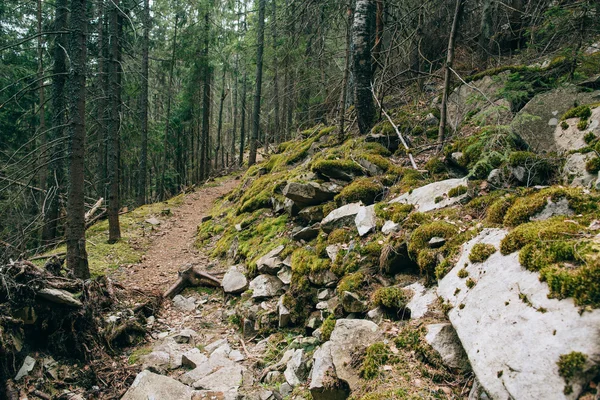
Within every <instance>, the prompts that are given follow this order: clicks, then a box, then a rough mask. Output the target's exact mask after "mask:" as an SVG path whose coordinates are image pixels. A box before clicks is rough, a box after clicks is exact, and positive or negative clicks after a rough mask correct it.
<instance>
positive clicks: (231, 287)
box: [221, 265, 248, 294]
mask: <svg viewBox="0 0 600 400" xmlns="http://www.w3.org/2000/svg"><path fill="white" fill-rule="evenodd" d="M221 285H222V286H223V291H224V292H225V293H232V294H239V293H243V292H244V291H245V290H246V289H248V279H247V278H246V275H244V274H243V273H241V272H240V271H239V270H238V267H237V266H235V265H234V266H232V267H231V268H229V271H227V273H225V275H224V276H223V282H222V283H221Z"/></svg>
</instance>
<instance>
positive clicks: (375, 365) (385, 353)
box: [359, 342, 392, 380]
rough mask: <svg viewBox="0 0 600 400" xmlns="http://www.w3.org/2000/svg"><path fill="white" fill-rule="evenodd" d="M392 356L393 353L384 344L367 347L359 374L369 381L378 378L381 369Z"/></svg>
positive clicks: (378, 343) (379, 343)
mask: <svg viewBox="0 0 600 400" xmlns="http://www.w3.org/2000/svg"><path fill="white" fill-rule="evenodd" d="M391 355H392V353H391V351H390V350H389V349H388V347H387V345H386V344H385V343H383V342H377V343H373V344H372V345H370V346H369V347H367V350H366V352H365V358H364V360H363V363H362V366H361V368H360V372H359V375H360V377H361V378H363V379H367V380H370V379H374V378H376V377H378V376H379V375H380V368H381V367H382V366H384V365H385V364H386V363H387V362H388V361H389V360H390V357H391Z"/></svg>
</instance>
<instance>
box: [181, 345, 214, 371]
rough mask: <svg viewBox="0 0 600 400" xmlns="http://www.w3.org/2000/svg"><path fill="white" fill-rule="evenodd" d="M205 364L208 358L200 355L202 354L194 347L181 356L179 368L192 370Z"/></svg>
mask: <svg viewBox="0 0 600 400" xmlns="http://www.w3.org/2000/svg"><path fill="white" fill-rule="evenodd" d="M207 362H208V357H206V356H205V355H204V354H202V352H201V351H200V350H199V349H197V348H196V347H194V348H193V349H190V350H188V351H186V352H185V353H183V355H182V356H181V366H183V367H185V368H191V369H194V368H197V367H199V366H200V365H202V364H204V363H207Z"/></svg>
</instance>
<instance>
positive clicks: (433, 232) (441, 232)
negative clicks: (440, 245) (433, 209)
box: [408, 221, 458, 255]
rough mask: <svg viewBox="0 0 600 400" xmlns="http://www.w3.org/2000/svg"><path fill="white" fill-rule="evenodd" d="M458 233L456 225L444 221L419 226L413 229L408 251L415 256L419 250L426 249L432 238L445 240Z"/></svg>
mask: <svg viewBox="0 0 600 400" xmlns="http://www.w3.org/2000/svg"><path fill="white" fill-rule="evenodd" d="M457 233H458V228H457V227H456V225H453V224H450V223H448V222H444V221H433V222H431V223H429V224H426V225H421V226H419V227H418V228H417V229H415V230H414V231H413V233H412V235H411V236H410V240H409V245H408V251H409V252H410V253H411V254H414V255H417V254H418V253H419V250H422V249H426V248H428V242H429V240H430V239H431V238H433V237H442V238H444V239H446V240H448V239H450V238H451V237H453V236H456V234H457Z"/></svg>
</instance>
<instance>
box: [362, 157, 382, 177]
mask: <svg viewBox="0 0 600 400" xmlns="http://www.w3.org/2000/svg"><path fill="white" fill-rule="evenodd" d="M357 162H358V163H359V164H360V166H361V167H363V168H364V169H366V170H367V171H368V172H369V175H371V176H378V175H383V173H384V172H385V171H383V170H382V169H381V168H379V167H378V166H377V165H375V164H373V163H372V162H371V161H369V160H367V159H365V158H359V159H358V160H357Z"/></svg>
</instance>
